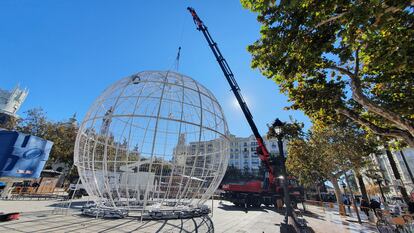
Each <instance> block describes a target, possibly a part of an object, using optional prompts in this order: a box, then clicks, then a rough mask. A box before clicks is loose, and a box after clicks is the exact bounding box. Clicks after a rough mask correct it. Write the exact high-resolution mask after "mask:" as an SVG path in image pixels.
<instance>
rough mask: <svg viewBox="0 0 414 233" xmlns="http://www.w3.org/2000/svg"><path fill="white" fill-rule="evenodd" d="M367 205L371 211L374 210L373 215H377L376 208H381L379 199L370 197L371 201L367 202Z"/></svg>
mask: <svg viewBox="0 0 414 233" xmlns="http://www.w3.org/2000/svg"><path fill="white" fill-rule="evenodd" d="M369 207H370V208H371V209H372V211H374V213H375V216H377V209H381V203H379V201H377V200H375V199H374V198H372V199H371V202H370V203H369ZM377 217H378V216H377Z"/></svg>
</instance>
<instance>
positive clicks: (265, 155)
mask: <svg viewBox="0 0 414 233" xmlns="http://www.w3.org/2000/svg"><path fill="white" fill-rule="evenodd" d="M187 9H188V11H190V13H191V15H192V16H193V20H194V23H195V24H196V25H197V30H199V31H201V32H202V33H203V35H204V37H205V38H206V40H207V43H208V45H209V46H210V48H211V51H213V54H214V56H215V57H216V59H217V62H218V64H219V66H220V68H221V70H222V71H223V74H224V77H226V79H227V82H228V83H229V85H230V87H231V90H232V91H233V93H234V95H235V96H236V99H237V102H238V103H239V105H240V107H241V109H242V111H243V114H244V116H245V117H246V120H247V122H248V123H249V126H250V128H251V129H252V131H253V134H254V137H255V138H256V141H257V144H258V149H257V150H258V151H257V152H258V155H259V158H260V160H261V161H263V163H264V165H265V166H266V169H267V171H268V172H269V180H270V181H272V180H273V179H274V171H273V167H272V166H271V165H270V154H269V151H268V150H267V148H266V146H265V144H264V141H263V138H262V136H261V135H260V133H259V130H257V127H256V124H255V123H254V121H253V116H252V114H251V113H250V110H249V107H248V106H247V103H246V101H244V99H243V96H242V95H241V93H240V87H239V85H238V84H237V82H236V80H235V79H234V75H233V72H232V71H231V69H230V66H229V65H228V64H227V61H226V59H224V57H223V55H222V54H221V52H220V49H219V48H218V46H217V43H216V42H214V40H213V38H212V37H211V35H210V33H209V32H208V29H207V27H206V25H204V23H203V21H201V19H200V18H199V17H198V15H197V13H196V12H195V10H194V9H193V8H191V7H188V8H187Z"/></svg>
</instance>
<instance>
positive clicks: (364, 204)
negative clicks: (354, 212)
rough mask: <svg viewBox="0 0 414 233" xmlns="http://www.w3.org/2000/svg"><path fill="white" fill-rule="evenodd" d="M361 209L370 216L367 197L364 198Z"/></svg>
mask: <svg viewBox="0 0 414 233" xmlns="http://www.w3.org/2000/svg"><path fill="white" fill-rule="evenodd" d="M360 209H361V211H362V212H364V213H365V214H366V215H367V217H369V203H368V200H367V199H366V198H362V200H361V205H360Z"/></svg>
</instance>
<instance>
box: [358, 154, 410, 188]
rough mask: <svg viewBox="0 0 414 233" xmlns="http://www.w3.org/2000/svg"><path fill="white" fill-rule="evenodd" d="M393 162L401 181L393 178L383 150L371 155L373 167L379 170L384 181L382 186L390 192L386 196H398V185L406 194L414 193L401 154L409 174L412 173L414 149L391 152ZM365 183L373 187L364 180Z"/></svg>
mask: <svg viewBox="0 0 414 233" xmlns="http://www.w3.org/2000/svg"><path fill="white" fill-rule="evenodd" d="M391 153H392V156H393V158H394V161H395V163H396V165H397V169H398V171H399V173H400V175H401V180H400V181H397V180H396V179H395V177H394V173H393V171H392V168H391V165H390V162H389V160H388V157H387V154H386V152H385V150H384V149H382V150H381V153H379V154H375V155H374V154H373V155H371V159H372V161H373V163H374V165H375V166H376V167H377V168H378V169H379V171H380V173H381V176H382V178H383V179H384V182H383V185H384V186H385V187H387V188H389V190H390V192H389V193H388V196H399V195H400V193H399V188H398V186H399V185H404V187H405V188H406V190H407V192H408V194H410V193H411V192H413V191H414V184H413V181H412V180H411V177H410V174H409V172H408V168H407V166H406V164H405V163H404V160H403V157H402V154H403V155H404V156H405V159H406V161H407V165H408V167H409V169H410V170H411V172H414V148H404V149H402V150H396V151H391ZM366 182H367V183H368V184H371V185H375V184H374V182H373V181H372V180H371V179H369V178H366Z"/></svg>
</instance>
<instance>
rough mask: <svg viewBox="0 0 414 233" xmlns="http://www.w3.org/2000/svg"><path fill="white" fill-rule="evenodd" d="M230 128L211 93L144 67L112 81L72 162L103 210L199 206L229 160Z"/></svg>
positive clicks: (84, 123)
mask: <svg viewBox="0 0 414 233" xmlns="http://www.w3.org/2000/svg"><path fill="white" fill-rule="evenodd" d="M228 149H229V139H228V128H227V123H226V119H225V117H224V114H223V111H222V108H221V106H220V104H219V103H218V101H217V100H216V98H215V97H214V95H213V94H212V93H211V92H210V91H209V90H208V89H207V88H205V87H204V86H202V85H201V84H199V83H198V82H196V81H195V80H193V79H192V78H190V77H188V76H185V75H182V74H179V73H176V72H172V71H145V72H140V73H137V74H135V75H132V76H130V77H127V78H124V79H121V80H119V81H117V82H115V83H114V84H113V85H111V86H110V87H108V88H107V89H106V90H105V91H104V92H103V93H102V94H101V95H100V96H99V97H98V98H97V99H96V101H95V102H94V103H93V104H92V106H91V107H90V109H89V111H88V112H87V114H86V116H85V118H84V120H83V121H82V124H81V126H80V129H79V132H78V135H77V139H76V144H75V158H74V160H75V164H76V166H77V168H78V172H79V176H80V179H81V181H82V184H83V185H84V188H85V189H86V190H87V192H88V194H89V195H90V196H91V197H92V198H94V200H95V202H96V204H97V205H98V206H101V207H102V208H110V209H111V208H112V209H114V210H119V209H126V210H128V211H134V210H138V211H139V210H140V211H176V210H188V208H197V207H200V206H201V205H203V204H204V203H205V201H206V200H208V199H209V198H210V197H211V195H212V194H213V193H214V191H215V190H216V189H217V187H218V185H219V184H220V182H221V180H222V178H223V176H224V173H225V170H226V167H227V163H228V156H227V155H228Z"/></svg>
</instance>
